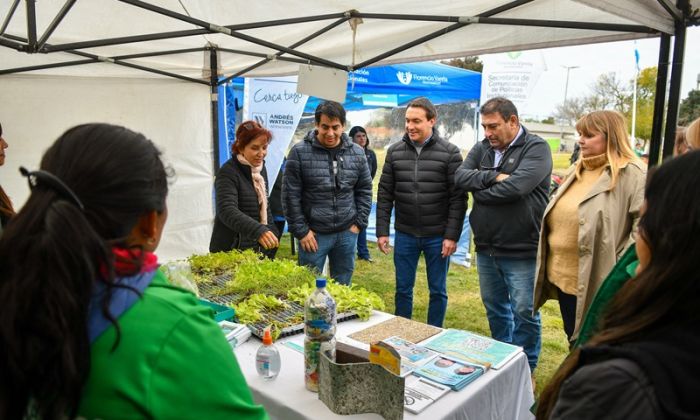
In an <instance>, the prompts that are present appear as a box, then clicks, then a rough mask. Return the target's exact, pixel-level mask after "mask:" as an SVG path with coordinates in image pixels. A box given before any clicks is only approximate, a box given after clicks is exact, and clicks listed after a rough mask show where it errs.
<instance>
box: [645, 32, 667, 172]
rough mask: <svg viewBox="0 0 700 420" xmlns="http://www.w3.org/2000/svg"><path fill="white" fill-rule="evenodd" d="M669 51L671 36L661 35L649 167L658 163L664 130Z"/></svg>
mask: <svg viewBox="0 0 700 420" xmlns="http://www.w3.org/2000/svg"><path fill="white" fill-rule="evenodd" d="M670 51H671V36H670V35H668V34H661V38H660V39H659V62H658V64H657V67H656V69H657V73H656V93H655V94H654V117H653V120H652V126H651V144H650V146H649V167H652V166H656V165H657V164H658V163H659V154H660V152H661V139H662V138H661V136H662V134H661V133H662V132H663V128H664V105H665V104H666V81H667V79H668V57H669V53H670Z"/></svg>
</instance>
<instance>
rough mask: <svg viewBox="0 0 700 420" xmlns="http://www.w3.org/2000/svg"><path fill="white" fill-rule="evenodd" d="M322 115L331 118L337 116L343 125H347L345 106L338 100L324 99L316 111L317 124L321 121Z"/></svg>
mask: <svg viewBox="0 0 700 420" xmlns="http://www.w3.org/2000/svg"><path fill="white" fill-rule="evenodd" d="M321 115H325V116H326V117H328V118H330V119H333V118H337V119H338V120H340V123H341V124H342V125H345V108H343V106H342V105H341V104H339V103H338V102H333V101H323V102H321V103H320V104H318V106H317V107H316V112H315V113H314V120H315V121H316V124H320V123H321Z"/></svg>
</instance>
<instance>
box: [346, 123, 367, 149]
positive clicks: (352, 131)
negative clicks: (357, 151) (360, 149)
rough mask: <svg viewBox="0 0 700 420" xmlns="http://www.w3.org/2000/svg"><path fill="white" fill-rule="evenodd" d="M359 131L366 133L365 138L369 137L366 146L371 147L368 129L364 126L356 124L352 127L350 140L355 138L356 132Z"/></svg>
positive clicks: (349, 134)
mask: <svg viewBox="0 0 700 420" xmlns="http://www.w3.org/2000/svg"><path fill="white" fill-rule="evenodd" d="M357 133H365V138H366V139H367V143H366V144H365V145H364V148H365V149H367V148H369V136H368V135H367V131H366V130H365V128H364V127H360V126H359V125H356V126H354V127H353V128H351V129H350V133H348V136H349V137H350V140H353V141H354V140H355V134H357Z"/></svg>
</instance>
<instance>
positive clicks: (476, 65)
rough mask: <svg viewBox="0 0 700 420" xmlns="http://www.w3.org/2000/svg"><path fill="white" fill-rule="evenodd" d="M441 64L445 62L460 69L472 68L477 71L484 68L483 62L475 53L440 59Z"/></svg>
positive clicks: (481, 70)
mask: <svg viewBox="0 0 700 420" xmlns="http://www.w3.org/2000/svg"><path fill="white" fill-rule="evenodd" d="M441 63H442V64H447V65H448V66H452V67H459V68H461V69H466V70H473V71H477V72H479V73H481V72H483V70H484V63H482V62H481V61H480V60H479V57H478V56H476V55H470V56H467V57H464V58H453V59H451V60H444V61H441Z"/></svg>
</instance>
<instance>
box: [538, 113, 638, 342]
mask: <svg viewBox="0 0 700 420" xmlns="http://www.w3.org/2000/svg"><path fill="white" fill-rule="evenodd" d="M576 130H577V131H578V133H579V135H580V139H579V144H580V146H581V156H580V158H579V160H578V161H577V162H576V164H575V165H574V166H572V167H571V168H570V169H569V172H568V173H567V175H566V178H565V180H564V182H563V183H562V185H561V186H560V187H559V190H558V191H557V193H556V195H555V196H554V197H553V198H552V200H551V201H550V203H549V205H548V206H547V208H546V210H545V213H544V220H543V223H542V230H541V232H540V242H539V249H538V253H537V271H536V272H537V277H536V283H535V311H537V310H538V309H539V308H540V307H541V306H542V305H543V304H544V303H545V302H546V301H547V300H548V299H550V298H553V299H558V300H559V308H560V309H561V313H562V319H563V321H564V330H565V332H566V335H567V337H568V339H569V341H573V340H575V339H576V337H577V336H578V331H579V328H580V323H581V321H582V319H583V317H584V315H585V313H586V310H587V309H588V307H589V305H590V303H591V300H592V299H593V296H594V295H595V293H596V291H597V290H598V287H599V286H600V284H601V283H602V282H603V280H604V279H605V276H606V275H607V274H608V272H609V271H610V269H612V267H613V266H614V265H615V263H616V262H617V259H618V258H619V257H620V256H621V255H622V253H623V251H624V250H625V249H626V248H627V246H629V245H630V244H632V243H633V242H634V235H635V233H636V227H637V221H638V220H639V211H640V208H641V206H642V202H643V200H644V184H645V179H646V170H645V167H644V166H643V163H642V162H641V161H640V160H639V159H638V158H637V157H636V155H635V154H634V152H633V151H632V148H631V147H630V141H629V136H628V135H627V124H626V123H625V119H624V117H623V116H622V115H621V114H620V113H618V112H615V111H594V112H591V113H590V114H588V115H586V116H584V117H583V118H581V119H580V120H579V121H578V123H577V124H576Z"/></svg>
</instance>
